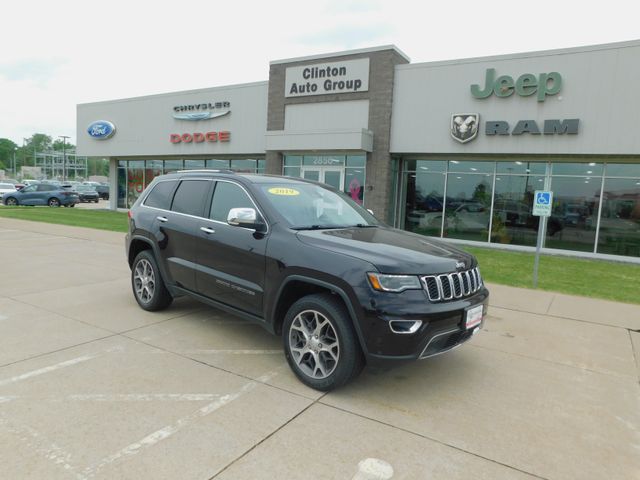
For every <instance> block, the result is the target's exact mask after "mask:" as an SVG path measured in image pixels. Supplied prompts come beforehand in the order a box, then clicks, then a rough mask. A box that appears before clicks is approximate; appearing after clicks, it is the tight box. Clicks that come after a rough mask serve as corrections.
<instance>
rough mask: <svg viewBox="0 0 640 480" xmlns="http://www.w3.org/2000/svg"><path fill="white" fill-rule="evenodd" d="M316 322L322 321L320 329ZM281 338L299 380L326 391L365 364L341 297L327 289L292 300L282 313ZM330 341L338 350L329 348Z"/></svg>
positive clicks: (341, 383) (336, 385)
mask: <svg viewBox="0 0 640 480" xmlns="http://www.w3.org/2000/svg"><path fill="white" fill-rule="evenodd" d="M318 319H320V321H319V320H318ZM325 320H327V321H328V324H329V325H330V327H331V329H332V330H331V329H329V328H328V326H327V323H326V322H325ZM302 322H305V324H306V325H305V326H304V327H303V328H305V329H308V330H307V332H306V333H303V330H302V329H301V328H299V327H300V326H302ZM307 322H311V323H307ZM314 322H315V324H314ZM319 322H323V325H324V327H323V328H322V329H320V330H319V329H318V325H319ZM314 325H315V331H314V332H311V330H310V329H309V326H311V328H313V327H314ZM315 333H318V335H315ZM312 337H313V339H312ZM282 339H283V342H284V353H285V356H286V358H287V362H289V366H290V367H291V370H293V373H295V375H296V376H297V377H298V379H299V380H300V381H301V382H302V383H304V384H305V385H307V386H309V387H311V388H313V389H315V390H320V391H323V392H327V391H330V390H333V389H335V388H338V387H341V386H343V385H345V384H347V383H348V382H349V381H351V380H352V379H353V378H355V377H356V376H357V375H358V374H359V373H360V372H361V371H362V368H363V367H364V356H363V354H362V350H361V349H360V344H359V343H358V339H357V336H356V333H355V331H354V329H353V325H352V323H351V317H350V316H349V313H348V312H347V309H346V308H345V306H344V304H343V303H342V301H341V300H340V299H339V298H338V297H336V296H335V295H332V294H330V293H322V294H314V295H307V296H306V297H303V298H301V299H300V300H298V301H297V302H295V303H294V304H293V305H292V306H291V308H289V311H288V312H287V315H286V316H285V319H284V324H283V328H282ZM323 341H324V342H325V344H324V346H323V344H322V342H323ZM313 342H315V343H313ZM331 345H337V349H338V350H337V352H335V351H334V350H333V349H334V348H335V347H331V348H328V347H330V346H331ZM292 349H293V350H298V351H297V352H293V351H292ZM301 352H303V353H301ZM336 353H337V358H336ZM316 371H318V375H316Z"/></svg>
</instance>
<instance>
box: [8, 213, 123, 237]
mask: <svg viewBox="0 0 640 480" xmlns="http://www.w3.org/2000/svg"><path fill="white" fill-rule="evenodd" d="M3 217H4V218H15V219H17V220H32V221H34V222H46V223H57V224H59V225H71V226H73V227H88V228H97V229H100V230H110V231H112V232H126V231H127V214H126V213H124V212H114V211H107V210H85V209H80V208H64V207H60V208H50V207H0V218H3Z"/></svg>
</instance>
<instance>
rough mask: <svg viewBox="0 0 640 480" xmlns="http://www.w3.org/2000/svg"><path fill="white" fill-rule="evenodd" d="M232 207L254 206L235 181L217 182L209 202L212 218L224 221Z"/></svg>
mask: <svg viewBox="0 0 640 480" xmlns="http://www.w3.org/2000/svg"><path fill="white" fill-rule="evenodd" d="M232 208H255V207H254V206H253V203H252V202H251V199H250V198H249V196H248V195H247V194H246V192H245V191H244V190H243V189H242V188H240V187H239V186H238V185H236V184H235V183H229V182H218V183H216V190H215V192H214V194H213V200H212V203H211V214H210V215H209V216H210V217H211V219H212V220H217V221H219V222H226V221H227V216H228V215H229V210H231V209H232Z"/></svg>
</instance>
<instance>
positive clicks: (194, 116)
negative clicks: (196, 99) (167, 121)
mask: <svg viewBox="0 0 640 480" xmlns="http://www.w3.org/2000/svg"><path fill="white" fill-rule="evenodd" d="M230 111H231V110H225V111H223V112H194V113H174V114H173V118H175V119H176V120H191V121H197V120H209V119H211V118H217V117H222V116H224V115H227V114H228V113H229V112H230Z"/></svg>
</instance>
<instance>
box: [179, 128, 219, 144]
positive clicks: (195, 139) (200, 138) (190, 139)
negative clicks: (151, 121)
mask: <svg viewBox="0 0 640 480" xmlns="http://www.w3.org/2000/svg"><path fill="white" fill-rule="evenodd" d="M169 141H170V142H171V143H174V144H178V143H204V142H205V141H206V142H209V143H216V142H229V141H231V132H229V131H227V130H224V131H221V132H207V133H200V132H196V133H182V134H180V133H172V134H170V135H169Z"/></svg>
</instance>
